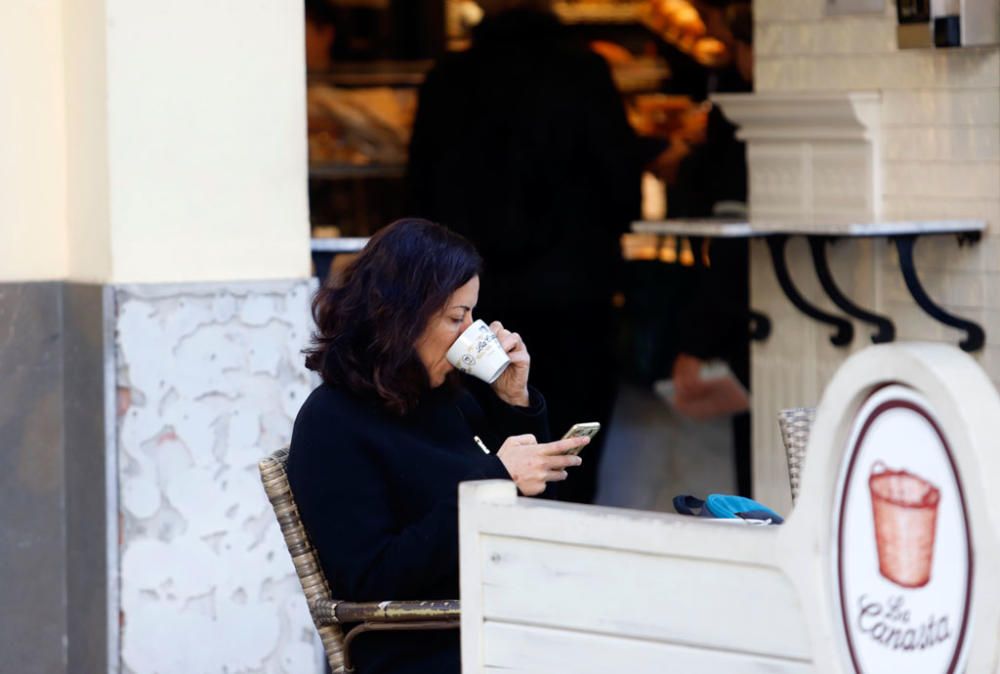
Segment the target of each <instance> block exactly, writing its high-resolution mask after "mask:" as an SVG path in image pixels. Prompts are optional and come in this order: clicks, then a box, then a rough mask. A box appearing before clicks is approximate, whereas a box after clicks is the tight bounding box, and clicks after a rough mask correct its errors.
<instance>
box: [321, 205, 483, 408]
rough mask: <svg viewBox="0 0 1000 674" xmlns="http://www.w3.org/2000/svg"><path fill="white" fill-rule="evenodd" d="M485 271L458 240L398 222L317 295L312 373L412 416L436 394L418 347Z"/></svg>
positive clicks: (411, 221)
mask: <svg viewBox="0 0 1000 674" xmlns="http://www.w3.org/2000/svg"><path fill="white" fill-rule="evenodd" d="M481 265H482V259H481V258H480V257H479V254H478V253H477V252H476V249H475V248H474V247H473V246H472V244H471V243H469V242H468V241H467V240H466V239H464V238H463V237H461V236H459V235H458V234H456V233H454V232H452V231H449V230H448V229H446V228H444V227H442V226H441V225H437V224H434V223H433V222H429V221H427V220H422V219H419V218H405V219H403V220H397V221H396V222H394V223H392V224H391V225H389V226H388V227H386V228H384V229H382V230H380V231H379V232H377V233H376V234H375V236H373V237H372V238H371V240H370V241H369V242H368V245H367V246H365V248H364V250H363V251H362V252H361V255H359V256H358V258H357V259H356V260H354V261H353V262H352V263H351V264H350V265H348V266H347V268H346V269H345V270H344V272H343V276H342V278H341V279H340V280H339V281H338V282H337V283H336V284H334V285H332V286H329V287H324V288H321V289H320V290H319V292H317V293H316V296H315V298H314V299H313V305H312V313H313V319H314V320H315V322H316V332H315V333H314V334H313V340H312V344H311V346H310V347H309V348H308V349H307V350H306V351H305V354H306V367H308V368H309V369H310V370H315V371H316V372H319V374H320V376H321V377H322V378H323V381H324V382H326V383H327V384H333V385H335V386H338V387H343V388H346V389H347V390H349V391H352V392H354V393H357V394H360V395H367V396H375V397H376V398H378V400H379V401H380V402H381V403H382V404H383V405H384V406H385V407H386V408H387V409H389V410H390V411H392V412H395V413H396V414H405V413H406V412H409V411H410V410H412V409H413V407H414V406H415V405H416V404H417V402H418V401H419V399H420V396H421V394H423V393H424V392H425V391H427V390H428V389H429V388H430V379H429V378H428V374H427V371H426V369H425V368H424V366H423V363H421V362H420V358H419V356H418V355H417V351H416V348H415V347H416V341H417V339H418V338H419V337H420V335H421V334H422V333H423V331H424V329H425V328H426V327H427V324H428V322H429V321H430V318H431V317H432V316H433V315H434V314H435V313H437V312H438V311H440V310H442V309H443V308H444V306H445V303H446V302H447V301H448V298H449V297H450V296H451V294H452V293H454V292H455V291H456V290H457V289H459V288H461V287H462V286H463V285H465V284H466V283H468V282H469V281H470V280H471V279H472V278H473V277H474V276H476V275H478V274H479V271H480V267H481Z"/></svg>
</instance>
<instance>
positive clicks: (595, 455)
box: [409, 0, 649, 503]
mask: <svg viewBox="0 0 1000 674" xmlns="http://www.w3.org/2000/svg"><path fill="white" fill-rule="evenodd" d="M480 4H481V5H482V7H483V9H484V10H485V19H484V21H483V22H482V23H481V24H480V25H479V26H477V27H476V29H475V31H474V33H473V38H472V45H471V47H470V48H469V49H468V50H467V51H464V52H459V53H453V54H448V55H446V56H445V57H444V58H443V59H442V60H441V61H440V62H439V63H437V65H436V66H435V67H434V68H433V69H432V70H431V72H430V73H429V74H428V76H427V79H426V81H425V82H424V85H423V87H422V89H421V91H420V100H419V107H418V111H417V116H416V121H415V125H414V131H413V137H412V141H411V144H410V158H409V177H410V183H411V189H412V196H413V200H414V206H415V208H416V212H417V213H419V214H420V215H421V216H425V217H428V218H431V219H433V220H436V221H438V222H441V223H442V224H444V225H446V226H448V227H450V228H452V229H454V230H455V231H457V232H459V233H461V234H462V235H464V236H466V237H468V238H469V239H470V240H471V241H472V242H473V243H474V244H475V245H476V247H477V248H478V249H479V251H480V253H481V254H482V256H483V259H484V261H485V263H484V267H483V292H482V295H481V298H480V304H481V306H482V308H483V312H484V313H486V314H489V315H491V316H504V317H505V320H509V321H510V322H511V323H512V324H516V325H517V326H518V329H519V330H520V331H521V334H522V335H523V336H524V340H525V342H526V343H527V344H528V345H529V346H530V348H531V351H532V353H533V354H535V357H536V362H537V364H536V365H535V366H534V367H533V370H532V376H533V382H534V383H535V384H536V385H538V386H539V388H541V389H543V390H545V391H546V395H547V399H548V406H549V420H550V423H551V427H552V430H553V432H555V433H557V434H561V433H563V432H564V431H566V430H567V429H569V427H570V426H571V425H572V424H573V423H576V422H589V421H599V422H601V423H602V424H604V425H605V426H607V424H608V422H609V420H610V416H611V411H612V409H613V407H614V401H615V396H616V391H617V382H618V373H617V367H616V365H615V359H614V341H615V337H616V329H617V328H616V325H617V316H616V313H615V310H614V308H613V307H612V297H613V295H614V292H615V291H616V289H617V288H618V283H619V280H620V279H619V274H620V271H621V266H622V259H621V252H620V245H619V238H620V236H621V234H622V233H624V232H625V231H627V230H628V228H629V226H630V223H631V222H632V221H633V220H634V219H636V218H637V217H638V215H639V208H640V175H641V170H642V165H643V163H644V157H643V154H644V146H643V145H642V144H641V143H640V142H639V141H638V139H637V137H636V134H635V132H634V131H633V130H632V128H631V127H630V126H629V123H628V120H627V118H626V113H625V107H624V104H623V102H622V99H621V96H620V94H619V92H618V90H617V89H616V87H615V84H614V82H613V80H612V76H611V72H610V70H609V67H608V65H607V63H606V62H605V61H604V60H603V59H602V58H601V57H600V56H598V55H597V54H595V53H593V52H592V51H591V50H589V49H588V48H587V45H586V44H585V43H578V42H577V41H576V40H574V39H573V38H572V37H571V35H570V34H569V33H568V31H567V29H566V28H565V27H564V26H563V25H562V24H561V23H560V22H559V20H558V19H557V18H556V17H555V15H554V14H553V13H552V12H551V11H550V7H549V3H548V2H546V1H544V0H484V1H483V2H481V3H480ZM646 155H647V156H649V153H648V151H647V152H646ZM606 430H607V429H606V428H605V430H604V431H602V433H601V434H599V435H598V436H597V438H595V441H594V442H593V443H592V444H591V445H590V447H588V449H587V450H586V453H585V454H584V457H585V461H584V464H583V467H582V468H581V469H580V470H579V471H578V472H577V474H576V475H574V478H573V479H572V480H570V481H569V482H567V483H565V484H562V485H560V489H559V498H562V499H565V500H570V501H576V502H582V503H589V502H591V501H592V500H593V498H594V494H595V486H596V477H597V467H598V463H599V460H600V454H601V451H600V450H601V446H602V438H603V437H604V436H605V435H606Z"/></svg>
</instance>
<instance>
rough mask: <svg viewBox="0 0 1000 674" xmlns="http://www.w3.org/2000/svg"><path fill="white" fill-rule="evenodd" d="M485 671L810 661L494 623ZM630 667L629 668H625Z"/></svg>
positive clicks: (531, 673)
mask: <svg viewBox="0 0 1000 674" xmlns="http://www.w3.org/2000/svg"><path fill="white" fill-rule="evenodd" d="M484 632H485V643H486V652H485V654H484V655H485V665H486V666H485V668H484V669H483V671H485V672H498V673H499V672H503V673H504V674H556V673H558V674H610V673H611V672H628V674H647V673H648V674H663V672H704V673H706V674H714V673H716V672H720V673H721V672H725V674H742V673H743V672H746V673H747V674H764V673H765V672H766V673H768V674H807V673H809V672H812V671H813V668H812V665H811V664H810V663H807V662H800V661H794V660H781V659H777V658H767V657H757V656H747V655H742V654H738V653H730V652H725V651H719V650H705V649H698V648H688V647H685V646H678V645H674V644H663V643H656V642H650V641H641V640H636V639H622V638H618V637H611V636H606V635H597V634H587V633H583V632H568V631H564V630H554V629H548V628H544V627H533V626H527V625H511V624H505V623H493V622H488V623H486V625H485V626H484ZM625 663H627V667H626V666H625Z"/></svg>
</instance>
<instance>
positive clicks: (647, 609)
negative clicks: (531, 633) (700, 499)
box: [480, 531, 810, 660]
mask: <svg viewBox="0 0 1000 674" xmlns="http://www.w3.org/2000/svg"><path fill="white" fill-rule="evenodd" d="M726 533H728V532H724V531H719V534H718V535H719V537H724V536H725V534H726ZM480 545H481V557H480V559H481V560H482V565H481V573H482V583H483V595H482V596H483V618H484V619H485V620H486V621H487V622H488V621H490V620H491V619H495V620H500V621H508V622H518V623H529V624H536V625H544V626H551V627H565V628H570V629H574V630H583V631H594V632H601V633H605V634H617V635H622V636H627V637H637V638H644V639H651V640H658V641H669V642H673V643H682V644H688V645H695V646H704V647H708V648H711V647H716V648H724V649H727V650H737V651H745V652H748V653H760V654H768V655H775V656H780V657H787V658H799V659H802V660H806V659H808V658H809V657H810V649H809V643H808V638H807V635H806V630H805V621H804V620H803V617H802V612H801V609H800V608H799V604H798V600H797V598H796V596H795V593H794V591H793V588H792V586H791V584H790V583H789V582H788V580H787V579H786V578H785V577H784V576H783V575H782V573H781V572H780V571H778V570H777V569H775V568H772V567H766V566H759V565H748V564H745V563H744V564H732V563H725V562H719V561H713V560H708V559H697V558H693V557H676V556H674V557H671V556H664V555H654V554H643V553H637V552H631V551H624V550H607V549H601V548H593V547H584V546H578V545H571V544H564V543H553V542H545V541H537V540H528V539H522V538H507V537H500V536H491V535H484V536H483V537H482V539H481V541H480ZM487 643H488V639H487Z"/></svg>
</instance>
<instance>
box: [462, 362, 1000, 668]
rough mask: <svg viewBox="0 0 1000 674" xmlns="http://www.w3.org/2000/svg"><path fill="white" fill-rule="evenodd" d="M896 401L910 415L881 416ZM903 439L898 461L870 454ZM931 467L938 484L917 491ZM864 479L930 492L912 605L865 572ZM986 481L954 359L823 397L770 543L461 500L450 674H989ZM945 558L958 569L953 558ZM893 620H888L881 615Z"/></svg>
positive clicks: (986, 401) (992, 615) (984, 385)
mask: <svg viewBox="0 0 1000 674" xmlns="http://www.w3.org/2000/svg"><path fill="white" fill-rule="evenodd" d="M890 383H894V385H890V386H886V385H887V384H890ZM910 398H912V399H913V400H914V401H915V403H914V405H913V407H914V408H915V409H916V408H920V409H922V410H924V411H923V412H920V411H919V410H918V412H919V414H917V413H916V412H913V410H910V409H909V407H905V405H904V406H903V407H905V409H904V408H902V407H901V408H900V409H898V410H897V409H896V408H893V407H892V406H893V405H896V403H895V402H893V401H896V400H897V399H902V400H904V402H905V401H906V400H909V399H910ZM883 399H884V400H883ZM886 401H888V402H886ZM906 404H907V405H908V404H909V403H906ZM886 409H890V411H892V414H888V413H887V412H886V411H885V410H886ZM925 418H926V419H933V423H934V424H936V425H937V426H938V427H939V429H940V437H941V438H942V443H941V444H940V445H938V444H935V441H932V440H933V438H932V440H927V441H926V442H924V441H923V440H920V439H919V438H920V437H922V436H919V433H921V432H923V431H924V430H926V429H925V428H924V426H922V425H921V424H924V423H925V421H924V420H925ZM887 424H888V425H887ZM926 424H927V428H930V427H931V426H932V425H933V424H931V422H926ZM870 428H873V429H875V430H874V431H871V430H864V429H870ZM879 429H881V430H879ZM876 431H877V432H876ZM911 431H912V432H914V433H917V435H916V436H914V437H916V438H917V439H915V440H912V441H911V440H907V443H909V444H908V445H907V447H905V448H899V447H894V446H889V445H893V443H892V442H889V443H888V445H886V440H885V438H890V439H891V438H893V437H901V438H902V437H909V436H908V435H907V434H908V433H910V432H911ZM879 432H881V433H882V436H879V435H878V433H879ZM886 434H888V435H886ZM880 437H882V439H879V438H880ZM934 437H937V436H934ZM879 443H882V444H879ZM921 443H923V444H921ZM893 452H896V453H895V454H894V453H893ZM900 452H902V453H900ZM921 452H923V453H924V454H926V457H924V458H920V456H922V454H921ZM949 456H950V457H951V462H952V463H951V465H952V466H953V467H954V470H951V471H950V472H949V471H947V470H943V469H942V470H943V472H942V473H941V474H937V473H935V471H936V470H937V468H934V466H938V467H940V466H947V465H948V461H947V460H946V459H947V457H949ZM925 459H926V461H925ZM878 461H888V462H893V461H895V462H897V463H900V465H898V466H897V467H900V468H902V469H905V470H913V471H914V472H915V473H920V474H921V475H922V476H923V477H927V478H928V479H929V480H930V481H931V482H933V483H934V484H936V485H938V486H940V491H941V497H940V499H941V500H940V513H939V514H938V515H937V521H938V531H937V539H940V541H941V542H940V543H938V544H936V545H937V547H934V548H932V549H933V551H934V557H933V559H932V563H933V565H934V566H933V574H932V575H931V581H930V582H929V583H927V585H926V586H924V587H921V588H906V587H900V586H898V584H897V581H898V580H899V579H896V580H893V579H892V575H893V574H892V571H891V570H889V571H885V570H882V569H881V567H880V566H879V565H878V564H879V562H880V561H881V560H882V559H883V558H882V556H881V555H882V553H881V548H878V550H879V552H878V554H877V555H876V548H877V546H876V541H875V537H874V536H873V535H872V533H871V531H872V529H873V527H875V526H877V525H875V524H874V521H873V516H872V514H871V513H872V505H871V502H870V500H869V495H868V494H869V491H868V489H869V487H868V484H869V483H868V479H869V474H868V473H864V474H863V475H862V474H861V473H860V472H858V471H860V470H871V468H870V466H872V465H877V463H878ZM921 461H924V463H921ZM935 461H937V463H934V462H935ZM865 462H867V463H865ZM908 462H910V463H908ZM927 462H929V463H927ZM852 476H853V477H852ZM949 476H953V477H949ZM993 479H1000V398H998V396H997V393H996V390H995V389H994V387H993V385H992V384H991V383H990V382H989V380H988V379H987V378H986V376H985V374H984V373H983V372H982V370H981V369H980V368H979V367H978V366H977V365H976V364H975V362H974V361H973V360H972V359H971V358H970V357H968V356H967V355H966V354H964V353H962V352H960V351H958V350H957V349H954V348H952V347H947V346H943V345H899V344H892V345H883V346H878V347H872V348H870V349H867V350H865V351H863V352H861V353H859V354H856V355H855V356H854V357H852V359H850V360H849V361H848V362H847V363H846V364H845V365H844V366H843V367H842V368H841V370H840V371H839V372H838V374H837V375H836V377H835V378H834V380H833V382H831V384H830V386H829V387H828V389H827V392H826V394H825V395H824V399H823V402H822V404H821V405H820V407H819V410H818V412H817V418H816V422H815V425H814V427H813V431H812V435H811V439H810V445H809V449H808V452H807V459H806V464H805V470H804V474H803V482H802V494H801V496H800V499H799V502H798V504H797V506H796V508H795V510H794V511H793V512H792V513H791V515H790V516H789V517H788V519H787V520H786V523H785V524H784V525H782V526H772V527H756V526H749V525H744V524H726V523H720V522H705V521H701V520H698V519H696V518H690V517H683V516H679V515H669V514H658V513H646V512H639V511H629V510H618V509H610V508H599V507H590V506H577V505H570V504H561V503H552V502H546V501H539V500H535V499H526V498H519V497H518V496H517V495H516V491H515V488H514V486H513V485H512V484H511V483H509V482H480V483H468V484H464V485H462V488H461V495H460V536H461V574H462V577H461V583H462V587H461V591H462V659H463V671H464V672H466V674H471V673H473V672H475V673H479V672H504V673H505V674H511V673H516V672H525V673H527V672H531V673H539V674H540V673H542V672H544V673H546V674H577V673H579V674H591V673H592V674H607V673H608V672H627V673H632V674H634V673H643V672H650V673H652V672H657V673H659V672H708V673H716V672H719V673H729V672H796V673H798V672H813V671H816V672H842V671H844V672H846V671H865V672H879V671H885V672H891V673H892V674H902V672H907V673H909V672H923V671H927V672H931V671H941V672H945V671H949V667H951V668H953V670H952V671H963V668H964V669H965V671H968V672H976V673H978V672H996V671H998V669H997V644H998V641H1000V640H998V639H997V637H998V636H1000V601H998V600H1000V582H998V580H1000V574H997V573H995V571H993V569H995V568H997V564H998V563H1000V546H998V541H1000V534H998V526H1000V494H997V493H996V491H995V490H990V482H991V480H993ZM952 484H954V485H957V487H956V488H955V489H952V487H950V486H949V485H952ZM956 490H957V491H956ZM858 494H860V496H858ZM871 498H872V499H874V496H873V497H871ZM956 522H959V523H964V524H965V528H964V529H962V527H961V526H960V525H959V524H956ZM879 526H883V527H884V526H885V525H879ZM865 527H867V529H866V528H865ZM932 533H933V532H932ZM949 536H950V538H949ZM963 536H964V537H965V538H962V537H963ZM959 539H961V540H965V541H968V542H969V543H970V544H969V547H968V549H971V550H972V551H973V554H972V555H971V556H969V555H967V554H965V552H964V551H965V550H966V548H965V547H962V546H961V545H953V544H952V543H953V542H954V541H956V540H959ZM935 540H936V539H934V537H933V535H932V537H931V544H932V545H935V543H934V541H935ZM946 543H947V549H946V548H945V544H946ZM879 545H882V543H879ZM885 545H888V544H885ZM887 554H888V553H887ZM880 570H881V575H880ZM974 570H975V571H974ZM963 574H964V575H963ZM963 579H966V580H968V583H967V584H963V583H965V580H963ZM899 582H902V581H899ZM956 588H958V589H956ZM963 588H966V589H967V591H965V590H963ZM963 592H964V594H963ZM897 597H898V598H899V599H897ZM865 602H868V603H867V604H865ZM893 602H903V603H902V604H901V606H902V607H903V608H905V609H906V612H905V615H904V614H903V613H901V612H900V615H898V616H897V615H895V614H892V613H891V611H890V609H889V607H890V606H891V605H893ZM897 605H899V604H897ZM865 606H868V608H864V607H865ZM865 611H867V612H865ZM876 611H882V612H883V613H882V615H881V617H879V615H878V614H876V613H875V612H876ZM928 616H929V617H928ZM925 618H926V619H927V620H931V619H933V620H937V621H941V620H942V619H943V620H944V623H942V624H943V625H944V626H943V627H942V629H941V631H940V635H939V636H940V637H941V638H940V639H938V638H937V637H934V636H933V634H932V633H930V632H927V634H931V636H930V637H927V639H929V641H928V640H925V642H923V646H924V648H922V649H920V648H916V647H915V646H914V647H913V648H909V649H907V648H906V645H907V643H909V642H907V641H906V639H909V640H911V642H913V643H911V644H910V645H911V646H913V644H915V643H916V641H915V640H918V639H920V638H922V637H920V634H924V632H926V630H925V631H924V632H920V630H921V629H922V626H923V625H924V622H925ZM937 624H939V623H935V625H937ZM891 630H895V631H894V632H893V631H891ZM906 630H911V631H912V632H913V634H912V635H909V636H907V631H906ZM946 632H947V635H946V634H945V633H946ZM893 640H895V641H893Z"/></svg>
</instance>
